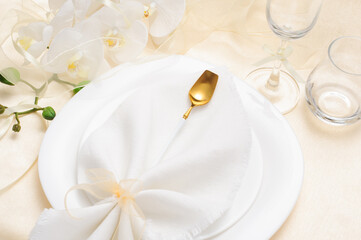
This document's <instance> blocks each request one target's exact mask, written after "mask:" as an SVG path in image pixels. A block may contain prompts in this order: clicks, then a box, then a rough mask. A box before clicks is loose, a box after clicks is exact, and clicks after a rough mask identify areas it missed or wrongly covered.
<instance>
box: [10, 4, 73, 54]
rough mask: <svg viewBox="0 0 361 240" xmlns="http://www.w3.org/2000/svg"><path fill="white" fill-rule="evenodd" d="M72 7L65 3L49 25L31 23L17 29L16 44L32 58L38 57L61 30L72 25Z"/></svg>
mask: <svg viewBox="0 0 361 240" xmlns="http://www.w3.org/2000/svg"><path fill="white" fill-rule="evenodd" d="M73 17H74V7H73V3H72V1H71V0H68V1H66V2H65V3H64V4H63V5H62V7H61V8H60V9H59V11H58V13H57V15H55V16H54V18H53V19H52V20H51V22H50V23H49V24H47V23H45V22H33V23H29V24H28V25H26V26H24V27H21V28H20V29H19V32H18V34H19V37H18V40H17V43H18V45H19V46H20V47H22V48H23V49H24V50H25V51H27V52H28V53H30V54H31V55H32V56H33V57H35V58H37V57H39V56H40V55H41V54H42V53H43V52H44V51H45V50H46V49H47V48H48V46H49V44H50V42H51V40H52V38H53V37H54V36H55V35H56V34H57V33H58V32H59V31H60V30H61V29H63V28H66V27H71V26H72V24H73Z"/></svg>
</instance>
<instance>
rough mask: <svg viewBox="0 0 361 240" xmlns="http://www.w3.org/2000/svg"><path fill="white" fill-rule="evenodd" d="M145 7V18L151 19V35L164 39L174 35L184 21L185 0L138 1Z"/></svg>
mask: <svg viewBox="0 0 361 240" xmlns="http://www.w3.org/2000/svg"><path fill="white" fill-rule="evenodd" d="M136 1H138V2H141V3H142V4H143V5H144V17H145V18H146V19H149V33H150V35H151V36H153V37H157V38H162V37H165V36H168V35H169V34H170V33H172V32H173V31H174V30H175V29H176V27H177V26H178V25H179V23H180V22H181V20H182V17H183V15H184V12H185V0H136Z"/></svg>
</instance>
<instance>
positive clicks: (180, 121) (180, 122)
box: [153, 118, 186, 166]
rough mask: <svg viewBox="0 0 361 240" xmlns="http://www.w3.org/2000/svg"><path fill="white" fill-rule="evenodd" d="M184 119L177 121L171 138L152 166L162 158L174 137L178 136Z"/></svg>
mask: <svg viewBox="0 0 361 240" xmlns="http://www.w3.org/2000/svg"><path fill="white" fill-rule="evenodd" d="M185 122H186V121H185V119H184V118H181V119H180V120H179V121H178V124H177V127H176V128H175V129H174V131H173V133H172V135H171V137H170V138H169V140H168V141H167V142H166V144H165V145H164V147H163V149H162V151H161V153H160V155H159V156H158V157H157V158H156V161H155V162H154V164H153V166H156V165H157V164H158V163H159V162H160V161H161V160H162V158H163V156H164V154H165V153H166V152H167V150H168V148H169V146H170V144H171V143H172V142H173V141H174V139H175V137H176V136H177V135H178V133H179V131H180V130H181V129H182V128H183V126H184V123H185Z"/></svg>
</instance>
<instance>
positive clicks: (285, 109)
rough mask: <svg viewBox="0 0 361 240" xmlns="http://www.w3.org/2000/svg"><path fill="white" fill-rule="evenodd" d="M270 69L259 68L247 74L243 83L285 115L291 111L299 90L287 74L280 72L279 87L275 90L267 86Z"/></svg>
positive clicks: (297, 99) (294, 105) (296, 101)
mask: <svg viewBox="0 0 361 240" xmlns="http://www.w3.org/2000/svg"><path fill="white" fill-rule="evenodd" d="M272 70H273V69H272V68H259V69H256V70H254V71H252V72H251V73H249V74H248V76H247V77H246V79H245V81H246V82H247V83H248V84H249V85H251V86H252V87H254V88H255V89H257V90H258V91H259V92H260V93H261V94H262V95H263V96H265V97H266V98H267V99H268V100H269V101H270V102H271V103H272V104H273V105H275V106H276V108H277V109H278V110H279V111H280V112H281V113H282V114H286V113H289V112H290V111H292V110H293V109H294V108H295V107H296V105H297V103H298V101H299V98H300V88H299V87H298V84H297V82H296V80H295V79H294V78H293V77H292V76H291V75H290V74H288V73H287V72H285V71H282V70H281V71H280V80H279V85H278V86H277V87H275V88H271V87H268V86H267V81H268V79H269V77H270V75H271V73H272Z"/></svg>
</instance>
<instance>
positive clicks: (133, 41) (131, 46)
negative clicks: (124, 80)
mask: <svg viewBox="0 0 361 240" xmlns="http://www.w3.org/2000/svg"><path fill="white" fill-rule="evenodd" d="M123 34H124V36H123V37H124V44H123V45H122V46H119V47H116V48H114V49H111V50H112V51H111V52H110V54H111V57H112V58H113V60H115V61H116V62H125V61H129V60H132V59H134V58H135V57H137V56H138V55H139V54H140V53H141V52H142V51H143V49H144V48H145V46H146V44H147V41H148V32H147V28H146V26H145V24H144V23H143V22H141V21H135V22H134V23H133V24H132V26H131V27H130V28H129V29H127V30H126V31H124V33H123Z"/></svg>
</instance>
